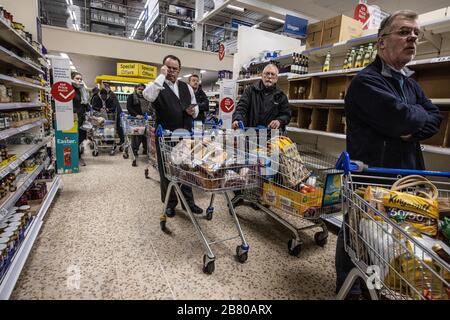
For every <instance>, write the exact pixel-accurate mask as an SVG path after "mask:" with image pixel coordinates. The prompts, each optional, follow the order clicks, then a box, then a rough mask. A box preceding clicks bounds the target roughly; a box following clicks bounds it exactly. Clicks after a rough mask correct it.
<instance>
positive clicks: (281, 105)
mask: <svg viewBox="0 0 450 320" xmlns="http://www.w3.org/2000/svg"><path fill="white" fill-rule="evenodd" d="M277 81H278V68H277V67H276V66H275V65H273V64H268V65H267V66H266V67H265V68H264V70H263V73H262V79H261V80H260V81H258V82H256V83H255V84H254V85H251V86H249V87H247V88H246V89H245V90H244V93H243V94H242V96H241V98H240V99H239V102H238V104H237V107H236V111H235V112H234V114H233V123H232V127H233V129H236V128H238V126H239V125H238V121H242V122H243V123H244V125H245V126H246V127H256V126H258V125H261V126H265V127H268V128H270V129H284V128H285V127H286V125H288V124H289V121H290V120H291V109H290V107H289V101H288V98H287V96H286V95H285V94H284V93H283V91H282V90H281V89H279V88H278V87H277Z"/></svg>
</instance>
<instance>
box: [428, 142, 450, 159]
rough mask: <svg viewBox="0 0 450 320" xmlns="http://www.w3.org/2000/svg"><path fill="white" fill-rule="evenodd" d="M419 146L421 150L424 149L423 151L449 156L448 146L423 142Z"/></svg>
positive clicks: (449, 149)
mask: <svg viewBox="0 0 450 320" xmlns="http://www.w3.org/2000/svg"><path fill="white" fill-rule="evenodd" d="M421 146H422V151H424V152H427V153H434V154H442V155H445V156H450V148H444V147H437V146H430V145H426V144H423V145H421Z"/></svg>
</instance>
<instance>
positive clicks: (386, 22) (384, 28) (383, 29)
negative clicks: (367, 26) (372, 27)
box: [378, 10, 419, 38]
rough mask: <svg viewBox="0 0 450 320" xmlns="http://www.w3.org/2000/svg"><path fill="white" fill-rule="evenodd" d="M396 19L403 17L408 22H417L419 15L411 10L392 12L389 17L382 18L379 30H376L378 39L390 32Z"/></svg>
mask: <svg viewBox="0 0 450 320" xmlns="http://www.w3.org/2000/svg"><path fill="white" fill-rule="evenodd" d="M397 17H404V18H406V19H408V20H417V19H418V18H419V15H418V14H417V13H416V12H414V11H411V10H400V11H396V12H394V13H393V14H391V15H390V16H387V17H386V18H384V19H383V21H381V24H380V28H379V29H378V38H380V37H382V36H383V35H385V34H386V33H388V32H389V31H390V29H391V26H392V23H393V22H394V20H395V18H397Z"/></svg>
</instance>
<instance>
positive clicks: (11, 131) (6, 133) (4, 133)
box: [0, 119, 47, 140]
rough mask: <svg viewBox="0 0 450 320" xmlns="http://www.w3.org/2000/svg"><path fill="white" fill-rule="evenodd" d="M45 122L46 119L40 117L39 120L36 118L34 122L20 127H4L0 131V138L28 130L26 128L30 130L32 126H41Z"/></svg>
mask: <svg viewBox="0 0 450 320" xmlns="http://www.w3.org/2000/svg"><path fill="white" fill-rule="evenodd" d="M46 122H47V119H41V120H38V121H36V122H33V123H29V124H26V125H24V126H22V127H18V128H11V129H6V130H3V131H0V140H3V139H6V138H9V137H12V136H14V135H16V134H19V133H22V132H25V131H28V130H30V129H32V128H35V127H38V126H41V125H43V124H44V123H46Z"/></svg>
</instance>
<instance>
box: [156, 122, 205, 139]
mask: <svg viewBox="0 0 450 320" xmlns="http://www.w3.org/2000/svg"><path fill="white" fill-rule="evenodd" d="M155 134H156V136H157V137H163V136H173V137H186V136H194V135H200V136H202V135H203V132H173V131H170V130H165V129H164V128H163V126H162V125H160V124H158V126H157V127H156V130H155Z"/></svg>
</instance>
